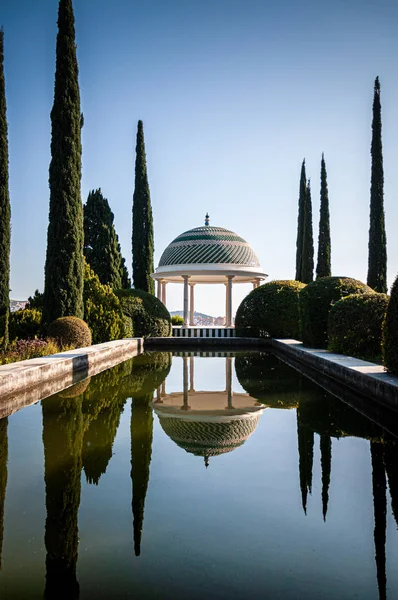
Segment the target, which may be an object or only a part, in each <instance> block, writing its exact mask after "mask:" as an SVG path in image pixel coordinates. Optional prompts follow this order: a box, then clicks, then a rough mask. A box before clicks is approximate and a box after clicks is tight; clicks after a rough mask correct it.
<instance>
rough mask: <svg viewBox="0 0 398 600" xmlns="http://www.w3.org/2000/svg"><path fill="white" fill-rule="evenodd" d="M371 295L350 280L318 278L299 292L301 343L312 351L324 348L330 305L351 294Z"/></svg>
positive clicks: (361, 286) (365, 288)
mask: <svg viewBox="0 0 398 600" xmlns="http://www.w3.org/2000/svg"><path fill="white" fill-rule="evenodd" d="M372 293H373V294H375V293H376V292H375V291H374V290H372V288H370V287H369V286H368V285H366V284H365V283H362V282H361V281H358V280H357V279H351V278H350V277H322V278H321V279H317V280H316V281H313V282H311V283H309V284H308V285H307V286H306V287H305V288H304V289H303V290H301V292H300V296H299V311H300V326H301V339H302V341H303V342H304V344H306V345H308V346H313V347H314V348H326V347H327V328H328V317H329V311H330V308H331V307H332V305H333V304H334V303H335V302H337V301H338V300H340V299H341V298H343V297H344V296H350V295H351V294H372Z"/></svg>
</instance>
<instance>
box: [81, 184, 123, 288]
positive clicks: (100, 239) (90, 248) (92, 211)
mask: <svg viewBox="0 0 398 600" xmlns="http://www.w3.org/2000/svg"><path fill="white" fill-rule="evenodd" d="M84 256H85V257H86V260H87V262H88V263H89V265H90V267H91V268H92V269H93V270H94V272H95V273H96V274H97V275H98V277H99V280H100V282H101V283H103V284H106V285H109V286H111V287H112V288H116V289H120V288H122V287H130V285H129V280H128V274H127V269H126V265H125V261H124V259H123V257H122V254H121V249H120V244H119V238H118V236H117V234H116V230H115V225H114V215H113V212H112V211H111V208H110V206H109V202H108V200H107V199H106V198H104V196H103V195H102V192H101V189H100V188H99V189H98V190H93V191H92V192H90V193H89V195H88V198H87V202H86V204H85V205H84ZM123 284H125V285H123Z"/></svg>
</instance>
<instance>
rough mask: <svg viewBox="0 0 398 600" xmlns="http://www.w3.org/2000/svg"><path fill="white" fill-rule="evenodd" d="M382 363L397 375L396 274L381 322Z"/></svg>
mask: <svg viewBox="0 0 398 600" xmlns="http://www.w3.org/2000/svg"><path fill="white" fill-rule="evenodd" d="M383 363H384V366H385V367H386V369H387V370H388V371H390V373H393V374H394V375H398V275H397V277H396V279H395V281H394V283H393V286H392V288H391V297H390V302H389V304H388V308H387V313H386V318H385V321H384V324H383Z"/></svg>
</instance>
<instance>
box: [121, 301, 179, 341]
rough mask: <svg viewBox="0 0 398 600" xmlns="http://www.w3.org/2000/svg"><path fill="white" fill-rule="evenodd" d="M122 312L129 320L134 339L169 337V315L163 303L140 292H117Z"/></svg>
mask: <svg viewBox="0 0 398 600" xmlns="http://www.w3.org/2000/svg"><path fill="white" fill-rule="evenodd" d="M115 293H116V295H117V297H118V298H119V301H120V305H121V308H122V311H123V313H124V315H125V316H127V317H128V318H129V319H131V323H132V328H133V332H134V336H135V337H169V336H170V335H171V319H170V314H169V311H168V310H167V308H166V307H165V305H164V304H163V302H161V301H160V300H158V298H156V297H155V296H153V295H152V294H149V293H148V292H144V291H142V290H117V291H116V292H115Z"/></svg>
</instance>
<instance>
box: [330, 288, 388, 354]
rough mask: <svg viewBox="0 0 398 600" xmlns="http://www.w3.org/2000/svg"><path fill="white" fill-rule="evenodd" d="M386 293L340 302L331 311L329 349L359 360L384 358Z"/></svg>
mask: <svg viewBox="0 0 398 600" xmlns="http://www.w3.org/2000/svg"><path fill="white" fill-rule="evenodd" d="M388 301H389V298H388V296H387V294H376V293H371V294H352V295H351V296H346V297H345V298H342V299H341V300H338V302H336V303H335V304H334V305H333V306H332V308H331V309H330V312H329V324H328V349H329V350H331V351H332V352H340V353H341V354H349V355H351V356H358V357H360V358H367V359H377V358H379V357H380V356H381V341H382V326H383V321H384V319H385V316H386V310H387V307H388Z"/></svg>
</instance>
